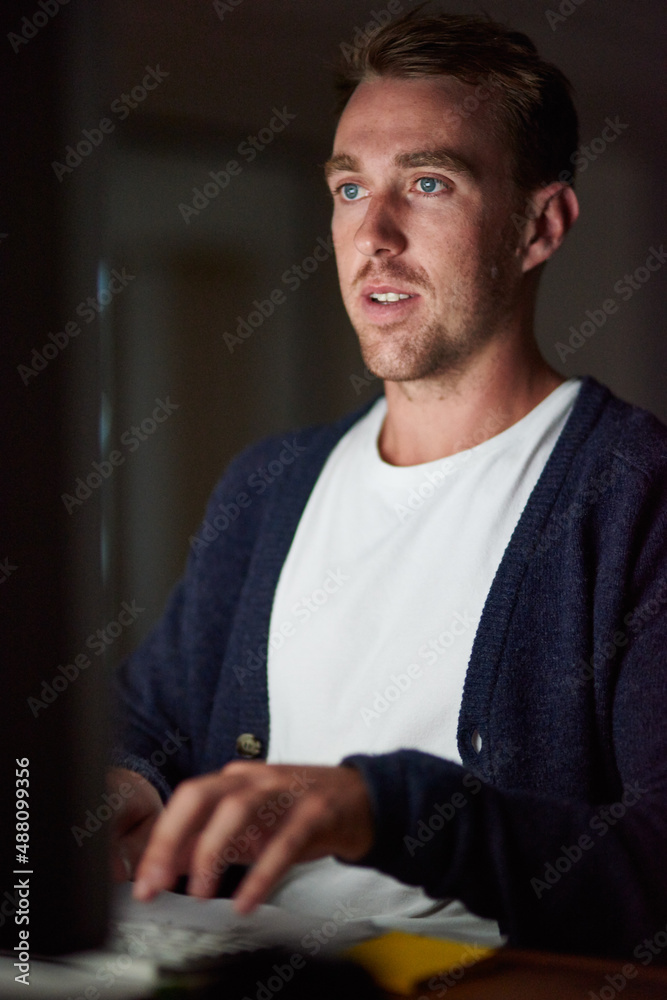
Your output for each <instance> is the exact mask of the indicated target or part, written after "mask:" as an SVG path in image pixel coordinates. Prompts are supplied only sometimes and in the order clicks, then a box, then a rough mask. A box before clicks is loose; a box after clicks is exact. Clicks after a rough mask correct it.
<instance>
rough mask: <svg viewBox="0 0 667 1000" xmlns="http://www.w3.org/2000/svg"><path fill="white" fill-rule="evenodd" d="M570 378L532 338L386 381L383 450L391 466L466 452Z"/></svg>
mask: <svg viewBox="0 0 667 1000" xmlns="http://www.w3.org/2000/svg"><path fill="white" fill-rule="evenodd" d="M564 381H565V379H564V378H563V377H562V376H561V375H559V374H558V373H557V372H556V371H554V370H553V369H552V368H550V367H549V365H548V364H547V363H546V361H544V359H543V358H542V356H541V355H540V353H539V351H538V349H537V345H536V344H535V342H534V340H532V339H530V340H528V339H527V338H526V339H522V341H521V343H520V344H519V345H517V344H516V343H514V344H513V345H503V344H499V343H498V342H497V341H496V342H495V343H491V344H488V345H487V347H486V349H485V350H484V352H483V353H482V354H481V355H480V356H478V357H476V358H475V359H474V360H472V361H471V362H470V363H469V364H468V365H467V366H466V368H465V370H459V371H456V372H447V373H445V374H442V373H439V374H438V375H437V376H432V377H431V378H428V379H420V380H419V381H415V382H385V393H386V398H387V416H386V418H385V421H384V424H383V427H382V431H381V433H380V441H379V448H380V454H381V455H382V457H383V459H384V460H385V461H386V462H389V463H390V464H391V465H419V464H421V463H423V462H434V461H436V460H437V459H439V458H446V457H447V456H449V455H454V454H456V453H457V452H460V451H465V450H466V449H468V448H472V447H474V446H475V445H477V444H481V443H482V441H486V440H488V439H489V438H491V437H495V435H496V434H500V433H501V432H502V431H504V430H506V429H507V428H508V427H511V426H512V424H515V423H516V422H517V421H518V420H521V419H522V417H525V416H526V414H527V413H529V412H530V411H531V410H532V409H534V408H535V407H536V406H537V405H538V404H539V403H541V402H542V400H543V399H546V397H547V396H548V395H549V394H550V393H551V392H553V390H554V389H555V388H557V386H559V385H561V384H562V383H563V382H564Z"/></svg>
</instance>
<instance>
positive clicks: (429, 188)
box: [417, 177, 442, 194]
mask: <svg viewBox="0 0 667 1000" xmlns="http://www.w3.org/2000/svg"><path fill="white" fill-rule="evenodd" d="M417 184H418V185H419V187H420V190H421V192H422V194H435V192H436V191H437V190H438V188H437V185H438V184H442V181H439V180H438V179H437V177H420V178H419V180H418V181H417Z"/></svg>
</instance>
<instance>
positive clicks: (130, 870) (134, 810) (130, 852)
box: [107, 767, 163, 882]
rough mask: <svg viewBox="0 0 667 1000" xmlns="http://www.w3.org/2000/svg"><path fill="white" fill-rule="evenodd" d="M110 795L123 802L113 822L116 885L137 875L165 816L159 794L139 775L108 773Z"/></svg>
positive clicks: (121, 769) (119, 769) (113, 770)
mask: <svg viewBox="0 0 667 1000" xmlns="http://www.w3.org/2000/svg"><path fill="white" fill-rule="evenodd" d="M107 791H108V792H109V793H110V794H111V795H113V794H115V795H117V796H118V798H119V799H121V801H122V805H121V806H120V807H119V809H118V811H117V812H116V815H115V818H114V829H113V833H112V845H111V865H112V876H113V880H114V882H127V881H128V879H131V878H132V877H133V875H134V872H135V869H136V867H137V864H138V863H139V859H140V857H141V855H142V854H143V853H144V850H145V847H146V844H147V843H148V840H149V838H150V835H151V830H152V829H153V826H154V825H155V821H156V820H157V818H158V816H159V815H160V813H161V812H162V809H163V806H162V799H161V798H160V796H159V793H158V792H157V790H156V789H155V788H154V787H153V785H151V783H150V782H149V781H146V779H145V778H144V777H142V775H140V774H137V773H136V771H129V770H127V768H124V767H114V768H111V770H109V771H108V772H107Z"/></svg>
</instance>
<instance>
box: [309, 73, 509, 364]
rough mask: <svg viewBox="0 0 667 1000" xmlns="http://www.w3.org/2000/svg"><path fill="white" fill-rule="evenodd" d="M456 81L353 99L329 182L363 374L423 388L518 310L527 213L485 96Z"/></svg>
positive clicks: (399, 85) (387, 87)
mask: <svg viewBox="0 0 667 1000" xmlns="http://www.w3.org/2000/svg"><path fill="white" fill-rule="evenodd" d="M472 92H473V90H472V88H471V87H469V86H468V85H467V84H464V83H461V82H460V81H458V80H456V79H454V78H453V77H437V78H434V77H424V78H419V79H407V80H403V79H392V78H382V79H379V80H374V81H372V82H368V83H362V84H361V85H360V86H359V87H357V89H356V90H355V92H354V94H353V95H352V97H351V98H350V101H349V103H348V105H347V107H346V108H345V111H344V112H343V115H342V117H341V120H340V124H339V126H338V130H337V132H336V138H335V142H334V150H333V154H332V158H331V160H330V161H329V163H328V164H327V178H328V182H329V185H330V188H331V191H332V193H333V196H334V212H333V223H332V228H333V239H334V245H335V249H336V260H337V264H338V275H339V280H340V286H341V291H342V295H343V301H344V303H345V307H346V309H347V311H348V313H349V316H350V319H351V320H352V323H353V325H354V327H355V329H356V331H357V334H358V336H359V340H360V344H361V349H362V353H363V356H364V360H365V362H366V364H367V366H368V367H369V368H370V369H371V370H372V371H373V372H374V373H375V374H376V375H378V376H379V377H380V378H385V379H390V380H398V381H405V380H414V379H424V378H428V377H433V376H435V377H437V376H438V375H440V374H443V373H445V372H448V371H452V370H460V369H462V367H464V365H465V362H466V361H467V359H469V358H470V357H471V356H472V355H474V353H475V352H476V351H477V350H479V348H480V347H481V346H483V345H484V344H486V343H488V341H489V340H490V339H491V338H493V337H494V336H500V335H502V332H503V331H504V330H506V329H507V327H508V324H509V322H510V317H512V316H514V317H516V316H518V314H519V312H520V305H519V290H520V286H521V281H522V268H521V260H520V256H519V255H518V254H517V252H516V250H515V247H516V246H517V245H518V233H517V230H516V227H515V226H514V225H513V224H512V222H511V215H512V212H513V211H518V210H519V209H518V206H519V205H520V204H522V202H521V201H520V199H519V195H518V192H517V189H516V187H515V185H514V183H513V181H512V177H511V166H512V164H511V157H510V153H509V151H508V148H507V146H506V144H504V143H503V142H502V141H501V139H499V138H498V137H497V136H496V135H495V134H494V132H493V129H492V123H491V115H490V112H491V111H492V107H491V105H492V104H493V98H490V99H489V100H488V101H487V102H486V105H487V106H485V105H481V106H480V107H479V109H478V110H477V111H476V112H475V113H474V114H471V115H467V116H465V117H464V116H462V115H461V114H460V113H458V112H461V111H463V101H464V100H465V98H466V96H468V94H470V93H472Z"/></svg>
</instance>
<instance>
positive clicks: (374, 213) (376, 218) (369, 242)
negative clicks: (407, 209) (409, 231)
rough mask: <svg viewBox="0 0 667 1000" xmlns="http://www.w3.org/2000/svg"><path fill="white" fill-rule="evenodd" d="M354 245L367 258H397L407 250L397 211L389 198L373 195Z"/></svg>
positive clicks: (369, 200)
mask: <svg viewBox="0 0 667 1000" xmlns="http://www.w3.org/2000/svg"><path fill="white" fill-rule="evenodd" d="M354 245H355V247H356V248H357V250H358V251H359V253H362V254H363V255H364V256H365V257H375V256H382V257H395V256H396V255H397V254H400V253H402V252H403V251H404V250H405V246H406V240H405V236H404V233H403V230H402V228H401V226H400V224H399V221H398V218H397V214H396V210H395V208H394V207H393V206H392V205H391V203H390V201H389V199H388V198H387V197H382V196H379V195H372V196H371V197H370V198H369V199H368V207H367V208H366V214H365V215H364V221H363V222H362V223H361V225H360V226H359V228H358V230H357V232H356V234H355V237H354Z"/></svg>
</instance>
